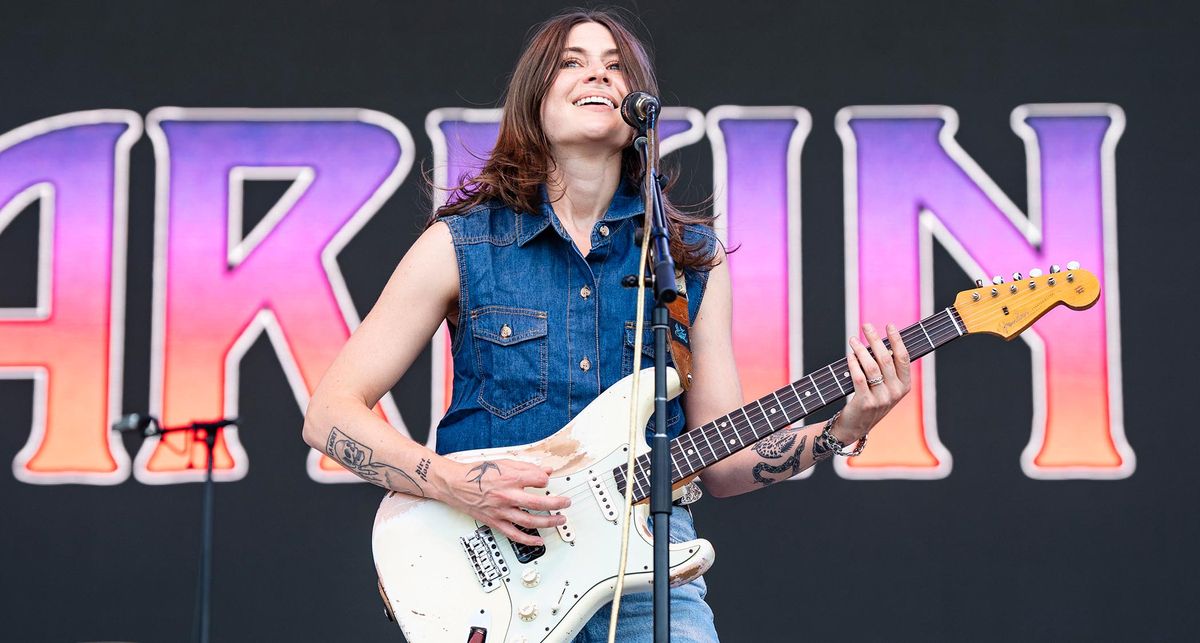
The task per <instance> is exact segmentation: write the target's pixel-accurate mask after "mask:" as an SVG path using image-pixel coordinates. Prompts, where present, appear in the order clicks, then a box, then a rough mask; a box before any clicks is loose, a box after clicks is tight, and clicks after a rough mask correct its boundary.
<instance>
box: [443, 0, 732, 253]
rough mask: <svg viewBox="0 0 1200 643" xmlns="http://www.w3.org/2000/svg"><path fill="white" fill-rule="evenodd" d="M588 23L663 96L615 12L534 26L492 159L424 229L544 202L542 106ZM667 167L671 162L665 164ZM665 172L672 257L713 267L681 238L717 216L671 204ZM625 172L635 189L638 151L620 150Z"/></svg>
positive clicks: (546, 159) (546, 172) (637, 84)
mask: <svg viewBox="0 0 1200 643" xmlns="http://www.w3.org/2000/svg"><path fill="white" fill-rule="evenodd" d="M584 22H594V23H597V24H599V25H601V26H603V27H605V28H606V29H608V31H609V32H610V33H611V34H612V36H613V40H614V41H616V44H617V55H618V57H619V58H620V60H621V73H622V74H623V75H624V76H625V80H626V82H627V84H628V88H629V91H631V92H634V91H645V92H649V93H651V94H653V95H655V96H658V95H659V91H658V81H657V80H656V79H655V77H654V68H653V65H652V64H651V62H650V55H649V53H648V52H647V50H646V47H645V45H644V44H643V43H642V41H641V40H639V39H638V37H637V36H635V35H634V33H633V31H632V30H631V29H630V28H629V26H628V25H627V24H626V23H625V21H623V20H622V19H621V18H620V17H619V16H617V15H616V14H614V13H613V12H611V11H607V10H603V9H600V10H584V9H571V10H567V11H565V12H563V13H561V14H559V15H557V16H555V17H553V18H551V19H549V20H547V21H546V22H543V23H541V24H540V25H537V26H536V27H534V28H533V29H532V30H531V31H532V36H531V37H530V38H529V40H528V42H527V43H526V45H525V49H524V50H523V51H522V52H521V57H520V58H518V59H517V65H516V68H515V69H514V70H513V73H512V77H511V78H510V80H509V82H508V88H507V89H506V90H505V93H504V101H503V108H504V109H503V115H502V116H501V118H500V133H499V135H498V136H497V138H496V144H495V146H494V147H493V148H492V151H491V154H490V155H489V156H488V158H487V160H486V161H485V163H484V165H483V168H482V169H481V170H480V171H479V172H478V173H477V174H475V175H473V176H470V177H460V178H459V181H460V184H459V185H457V186H453V187H450V188H448V191H449V193H450V196H449V198H448V199H447V203H446V205H443V206H442V207H440V208H438V209H437V211H436V212H434V214H433V216H432V217H431V218H430V219H429V222H428V224H427V226H430V225H433V224H434V223H436V222H437V220H438V219H440V218H441V217H446V216H450V215H454V214H460V213H463V212H466V211H468V210H470V209H471V208H474V207H475V206H477V205H480V204H483V203H486V202H488V201H492V200H498V201H500V202H502V203H504V204H505V205H507V206H508V207H510V208H512V209H513V210H516V211H518V212H537V211H538V206H539V205H540V204H541V202H542V197H541V190H540V187H541V185H542V184H543V183H546V182H548V181H549V179H550V175H551V172H552V170H553V169H554V157H553V155H552V154H551V152H550V142H549V140H548V139H547V138H546V133H545V131H544V130H543V129H542V119H541V108H542V101H543V100H544V99H545V97H546V93H547V92H548V91H549V89H550V86H551V85H552V84H553V83H554V79H555V76H556V75H557V74H558V69H559V64H560V62H561V58H562V52H563V49H564V48H565V47H566V45H567V36H568V35H569V34H570V32H571V28H572V27H574V26H575V25H577V24H580V23H584ZM663 165H664V166H666V165H667V161H666V160H665V159H664V163H663ZM668 174H670V175H671V176H672V180H671V182H670V183H669V184H668V185H667V187H666V188H665V189H664V191H663V192H664V196H663V205H664V207H665V209H666V213H667V219H668V224H669V226H670V228H671V254H672V255H673V256H674V259H675V261H676V263H677V265H678V267H679V268H690V269H698V270H706V269H709V268H712V267H713V266H714V265H716V263H717V261H716V255H715V253H713V252H705V251H704V246H705V244H704V243H703V242H700V243H695V244H686V243H684V242H683V239H682V230H683V226H684V225H685V224H690V223H696V224H702V225H711V224H712V217H711V216H709V215H705V214H703V213H696V212H684V211H681V210H680V209H679V208H678V207H676V206H675V205H674V204H672V203H671V201H670V199H669V198H667V195H666V193H667V192H669V191H670V188H671V186H672V185H673V184H674V175H675V174H676V173H675V172H670V173H668ZM621 175H622V176H623V177H624V178H625V179H626V180H627V181H630V182H632V183H633V184H634V185H638V184H640V181H641V178H640V177H641V176H642V161H641V159H640V158H639V154H638V152H637V151H636V150H634V148H633V146H629V147H626V148H625V149H624V150H623V151H622V152H621ZM436 187H437V186H435V189H436Z"/></svg>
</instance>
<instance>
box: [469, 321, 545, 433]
mask: <svg viewBox="0 0 1200 643" xmlns="http://www.w3.org/2000/svg"><path fill="white" fill-rule="evenodd" d="M471 326H472V335H473V336H474V340H475V341H474V342H472V343H473V344H474V345H475V367H476V372H477V373H478V374H479V379H480V388H479V403H480V405H481V406H483V407H484V408H486V409H487V410H488V411H491V412H492V413H493V414H494V415H496V416H498V417H501V418H504V419H507V418H510V417H513V416H514V415H516V414H518V413H520V412H521V411H524V410H526V409H528V408H531V407H533V406H536V405H538V404H541V403H542V402H545V401H546V375H547V371H548V369H549V361H548V360H549V355H548V346H547V344H548V340H547V336H546V328H547V325H546V312H545V311H542V310H531V309H528V308H511V307H508V306H484V307H482V308H477V309H475V310H474V311H473V312H472V313H471Z"/></svg>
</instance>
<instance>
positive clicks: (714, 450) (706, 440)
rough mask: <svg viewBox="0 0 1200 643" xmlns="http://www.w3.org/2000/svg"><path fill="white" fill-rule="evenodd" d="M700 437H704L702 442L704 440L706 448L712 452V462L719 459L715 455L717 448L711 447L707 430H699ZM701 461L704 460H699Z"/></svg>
mask: <svg viewBox="0 0 1200 643" xmlns="http://www.w3.org/2000/svg"><path fill="white" fill-rule="evenodd" d="M700 437H702V438H704V442H705V444H707V445H708V450H709V451H711V452H712V454H713V462H716V461H717V460H719V459H720V458H718V457H717V450H716V449H714V448H713V445H712V442H711V441H709V439H708V434H707V432H705V431H703V430H702V431H700ZM692 441H693V442H695V440H692ZM701 462H704V461H703V460H701ZM710 464H711V463H710Z"/></svg>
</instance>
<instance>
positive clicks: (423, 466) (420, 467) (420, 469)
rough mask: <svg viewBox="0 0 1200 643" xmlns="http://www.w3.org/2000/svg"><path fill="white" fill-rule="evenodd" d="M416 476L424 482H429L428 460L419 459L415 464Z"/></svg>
mask: <svg viewBox="0 0 1200 643" xmlns="http://www.w3.org/2000/svg"><path fill="white" fill-rule="evenodd" d="M417 475H419V476H421V479H422V480H424V481H425V482H429V458H421V461H420V462H418V463H417Z"/></svg>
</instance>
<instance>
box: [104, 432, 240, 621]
mask: <svg viewBox="0 0 1200 643" xmlns="http://www.w3.org/2000/svg"><path fill="white" fill-rule="evenodd" d="M237 422H238V420H237V418H226V419H223V420H217V421H215V422H192V423H191V424H188V425H186V426H174V427H164V426H160V425H159V423H158V418H156V417H153V416H146V415H140V414H136V413H135V414H132V415H128V416H125V418H122V420H121V421H119V422H117V423H116V424H114V425H113V428H114V429H116V430H118V431H138V432H140V433H141V434H142V437H146V438H148V437H151V436H155V435H162V434H164V433H176V432H179V431H191V432H192V435H193V436H198V435H199V434H201V433H203V435H204V446H205V467H204V501H203V510H202V514H201V519H200V523H201V524H200V530H201V531H200V570H199V573H198V574H197V577H196V611H195V615H194V618H195V621H196V623H195V631H194V632H193V636H194V637H195V639H194V640H196V641H198V642H199V643H208V638H209V631H210V629H211V616H210V614H211V606H212V543H213V492H214V491H215V490H216V489H215V485H214V484H213V448H214V447H215V446H216V444H217V429H220V428H222V427H226V426H236V425H237Z"/></svg>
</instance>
